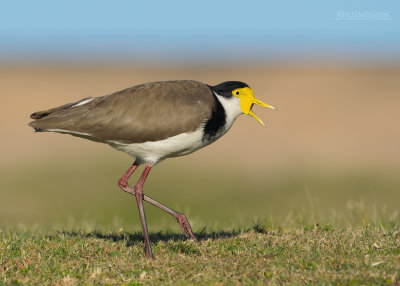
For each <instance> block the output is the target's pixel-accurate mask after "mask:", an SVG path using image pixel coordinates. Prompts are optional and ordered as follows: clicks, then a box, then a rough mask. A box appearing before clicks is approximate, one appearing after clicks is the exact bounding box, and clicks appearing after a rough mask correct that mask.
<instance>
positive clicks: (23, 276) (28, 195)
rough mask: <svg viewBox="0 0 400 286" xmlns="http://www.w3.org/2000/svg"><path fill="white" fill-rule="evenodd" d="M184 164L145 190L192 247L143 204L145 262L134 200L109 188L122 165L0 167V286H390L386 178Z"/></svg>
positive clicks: (393, 181)
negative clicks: (185, 224) (189, 235)
mask: <svg viewBox="0 0 400 286" xmlns="http://www.w3.org/2000/svg"><path fill="white" fill-rule="evenodd" d="M124 158H125V157H124ZM186 160H187V161H185V162H186V163H185V165H184V164H181V161H179V160H176V161H175V160H170V161H168V163H165V164H160V165H159V166H157V167H156V168H154V170H152V172H151V174H150V177H149V180H148V182H146V185H145V193H146V194H148V195H150V196H151V197H153V198H155V199H157V200H159V201H160V202H163V203H165V204H166V205H168V206H170V207H172V208H174V209H176V210H178V211H181V212H183V213H185V214H186V215H187V216H188V218H189V220H190V222H191V225H192V227H193V229H194V231H195V232H196V233H197V234H198V236H199V237H200V238H201V242H200V244H196V243H194V242H193V241H190V240H186V239H184V238H183V237H182V236H181V235H180V230H179V227H178V225H177V223H176V222H175V221H174V220H173V219H172V218H171V217H170V216H168V215H167V214H165V213H163V212H161V211H160V210H158V209H156V208H154V207H151V206H149V205H148V204H146V205H145V208H146V215H147V217H148V225H149V231H150V239H151V243H152V247H153V251H154V254H155V255H156V257H157V259H156V260H154V261H153V260H147V259H146V258H145V257H144V253H143V246H144V244H143V240H142V233H141V226H140V222H139V217H138V213H137V206H136V202H135V199H134V198H133V197H132V196H129V195H128V194H125V193H124V192H122V191H121V190H120V189H119V188H118V186H117V184H116V182H117V180H118V178H119V177H120V176H121V174H122V173H123V172H124V171H125V169H126V168H127V167H128V166H129V163H130V161H129V160H128V159H126V158H125V159H124V160H121V161H118V160H114V159H99V158H97V159H96V158H86V159H82V158H81V156H80V155H76V157H72V156H71V158H68V161H66V162H63V161H60V160H59V159H55V160H54V161H51V160H47V161H45V162H39V163H40V167H37V166H38V165H37V164H36V163H35V162H33V163H32V162H30V163H27V164H25V165H23V166H19V165H18V166H3V167H2V168H1V169H0V171H1V172H0V173H1V175H0V176H1V177H0V179H1V180H0V183H1V186H0V196H1V197H0V284H19V283H21V284H27V285H28V284H29V285H30V284H37V285H41V284H52V285H53V284H56V285H68V284H70V285H71V284H123V283H125V284H131V285H137V284H163V285H165V284H167V285H179V284H180V285H187V284H191V283H196V284H206V285H209V284H212V285H218V284H230V285H232V284H283V283H294V284H308V283H314V284H346V285H358V284H399V283H400V282H399V281H400V276H399V273H400V239H399V226H400V220H399V210H400V209H399V201H400V192H399V189H400V177H399V176H398V170H394V169H393V170H390V171H388V170H370V171H368V170H357V172H354V170H353V171H351V170H350V171H349V170H336V171H335V170H316V169H314V170H311V169H310V170H307V169H304V168H298V169H295V168H293V169H290V170H289V169H284V170H282V171H279V172H278V171H275V172H273V171H271V170H269V171H268V170H263V169H249V170H244V169H239V170H236V169H235V168H233V167H232V168H231V169H227V166H226V165H224V167H221V166H218V165H215V166H214V165H213V166H211V167H208V166H207V168H206V167H205V166H202V165H200V164H197V162H196V160H195V158H193V159H190V157H188V159H186ZM137 177H138V174H135V177H134V178H132V180H131V181H130V182H131V183H134V181H135V180H136V179H137ZM317 222H318V224H319V225H318V224H317Z"/></svg>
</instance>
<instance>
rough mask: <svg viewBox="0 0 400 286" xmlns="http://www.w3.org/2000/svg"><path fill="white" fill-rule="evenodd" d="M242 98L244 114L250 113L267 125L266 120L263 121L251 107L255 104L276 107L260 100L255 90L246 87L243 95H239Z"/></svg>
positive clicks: (241, 104) (241, 105) (241, 106)
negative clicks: (255, 95) (255, 94)
mask: <svg viewBox="0 0 400 286" xmlns="http://www.w3.org/2000/svg"><path fill="white" fill-rule="evenodd" d="M238 97H239V98H240V108H241V109H242V112H243V113H244V114H250V115H251V116H253V117H254V118H255V119H256V120H257V121H258V122H259V123H260V124H261V125H262V126H264V127H265V124H264V122H262V120H261V119H260V118H258V117H257V115H255V113H254V112H253V111H251V108H252V107H253V105H254V104H257V105H260V106H262V107H268V108H271V109H274V110H275V109H276V108H275V107H273V106H272V105H269V104H266V103H264V102H262V101H261V100H258V99H256V98H255V97H254V93H253V91H252V90H251V89H250V88H248V87H246V88H244V92H242V93H241V95H239V96H238Z"/></svg>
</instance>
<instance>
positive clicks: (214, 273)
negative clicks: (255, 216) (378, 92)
mask: <svg viewBox="0 0 400 286" xmlns="http://www.w3.org/2000/svg"><path fill="white" fill-rule="evenodd" d="M199 238H200V243H196V242H194V241H192V240H186V239H184V238H183V237H182V236H181V235H177V234H172V233H167V234H165V233H152V234H151V240H152V247H153V250H154V254H155V256H156V259H155V260H151V259H150V260H149V259H146V258H145V257H144V254H143V246H144V244H143V242H142V236H141V234H140V233H130V232H126V231H124V230H123V229H120V230H114V231H103V230H95V231H90V232H86V231H84V230H61V229H60V230H51V231H45V232H43V231H32V230H10V229H9V230H7V229H3V231H2V232H1V241H0V265H1V267H0V279H1V280H0V281H1V283H5V284H10V283H11V284H14V285H16V284H42V283H45V284H58V285H71V284H83V283H85V284H86V283H89V284H126V285H138V284H163V285H187V284H188V283H196V284H205V285H210V284H212V285H220V284H282V283H286V282H290V283H298V284H302V283H312V284H346V285H349V284H350V285H361V284H398V283H399V281H400V237H399V229H398V227H397V226H383V225H380V226H377V225H364V226H358V227H341V228H335V227H332V226H331V225H323V226H319V225H311V226H309V227H291V228H287V229H286V228H282V227H270V226H269V227H266V226H261V225H255V226H253V227H252V228H251V229H247V230H232V231H218V232H207V231H203V232H201V233H199Z"/></svg>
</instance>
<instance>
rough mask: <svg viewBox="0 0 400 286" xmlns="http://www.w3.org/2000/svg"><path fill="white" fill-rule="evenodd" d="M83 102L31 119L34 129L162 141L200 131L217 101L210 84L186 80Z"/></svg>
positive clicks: (101, 138)
mask: <svg viewBox="0 0 400 286" xmlns="http://www.w3.org/2000/svg"><path fill="white" fill-rule="evenodd" d="M79 102H81V101H79ZM79 102H77V103H74V104H67V105H64V106H61V107H58V108H53V109H49V110H47V111H41V112H35V113H34V114H32V115H31V118H33V119H35V118H39V119H37V120H35V121H32V122H30V123H29V125H30V126H31V127H33V128H35V129H37V130H42V131H47V130H49V131H52V130H53V131H61V130H62V131H64V132H65V131H66V132H69V133H71V134H74V133H75V134H76V135H79V134H88V135H89V138H91V139H94V140H99V141H106V140H115V141H119V142H124V143H141V142H146V141H157V140H162V139H166V138H168V137H171V136H175V135H178V134H180V133H185V132H191V131H194V130H196V129H197V128H198V127H199V126H200V124H201V123H202V122H204V121H205V120H206V119H207V118H209V116H210V114H211V112H212V109H213V106H214V104H215V98H214V95H213V93H212V91H211V90H210V88H209V87H208V86H207V85H205V84H203V83H200V82H196V81H189V80H184V81H163V82H153V83H147V84H143V85H138V86H134V87H131V88H128V89H125V90H122V91H119V92H116V93H113V94H110V95H106V96H103V97H97V98H94V99H93V100H92V101H90V102H89V103H86V104H83V105H80V106H75V107H74V105H76V104H78V103H79Z"/></svg>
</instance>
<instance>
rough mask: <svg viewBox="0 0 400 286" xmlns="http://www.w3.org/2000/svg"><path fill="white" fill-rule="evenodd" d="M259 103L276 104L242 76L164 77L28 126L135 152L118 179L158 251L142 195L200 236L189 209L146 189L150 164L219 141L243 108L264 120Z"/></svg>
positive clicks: (56, 111) (44, 115) (42, 116)
mask: <svg viewBox="0 0 400 286" xmlns="http://www.w3.org/2000/svg"><path fill="white" fill-rule="evenodd" d="M254 104H256V105H260V106H263V107H269V108H272V109H274V107H272V106H271V105H268V104H266V103H263V102H262V101H260V100H258V99H256V98H255V97H254V93H253V90H252V89H251V88H250V87H249V86H248V85H247V84H246V83H243V82H240V81H228V82H223V83H221V84H218V85H215V86H210V85H207V84H204V83H201V82H197V81H191V80H180V81H160V82H152V83H146V84H141V85H137V86H134V87H131V88H127V89H124V90H122V91H118V92H115V93H112V94H109V95H106V96H102V97H95V98H85V99H82V100H80V101H78V102H75V103H69V104H65V105H63V106H60V107H56V108H52V109H49V110H45V111H39V112H35V113H33V114H32V115H31V119H35V120H34V121H32V122H30V123H29V126H31V127H33V128H34V130H35V131H36V132H58V133H66V134H71V135H73V136H77V137H81V138H85V139H89V140H93V141H96V142H102V143H107V144H109V145H110V146H111V147H113V148H115V149H117V150H120V151H124V152H126V153H128V154H129V155H131V156H132V157H133V158H134V163H133V165H132V166H131V167H130V168H129V169H128V170H127V171H126V172H125V174H124V175H123V176H122V177H121V178H120V179H119V181H118V185H119V187H120V188H121V189H122V190H124V191H125V192H127V193H129V194H132V195H134V196H135V197H136V201H137V205H138V208H139V214H140V219H141V223H142V229H143V234H144V241H145V254H146V256H147V257H153V253H152V250H151V247H150V241H149V235H148V231H147V224H146V217H145V212H144V207H143V201H146V202H148V203H150V204H152V205H154V206H156V207H158V208H160V209H162V210H163V211H165V212H167V213H169V214H170V215H172V216H173V217H174V218H175V219H176V220H177V221H178V223H179V226H180V228H181V230H182V232H183V233H184V235H186V236H187V237H191V238H192V239H194V240H196V241H197V239H196V236H195V235H194V233H193V231H192V229H191V227H190V224H189V222H188V220H187V218H186V216H185V215H183V214H182V213H179V212H176V211H174V210H173V209H171V208H169V207H167V206H164V205H162V204H161V203H159V202H157V201H155V200H153V199H152V198H150V197H148V196H146V195H144V194H143V184H144V182H145V181H146V178H147V175H148V174H149V172H150V169H151V168H152V167H153V166H154V165H155V164H157V163H158V162H160V161H162V160H164V159H166V158H170V157H177V156H182V155H186V154H189V153H192V152H194V151H196V150H198V149H200V148H202V147H205V146H207V145H209V144H211V143H212V142H214V141H216V140H217V139H218V138H220V137H221V136H222V135H224V134H225V133H226V132H227V131H228V130H229V129H230V128H231V126H232V124H233V122H234V121H235V119H236V118H237V117H238V116H239V115H241V114H247V115H250V116H252V117H254V118H255V119H256V120H257V121H258V122H259V123H260V124H262V125H264V123H263V122H262V121H261V119H259V118H258V117H257V116H256V115H255V114H254V113H253V111H252V110H251V109H252V107H253V105H254ZM141 164H145V165H146V167H145V169H144V171H143V173H142V175H141V177H140V179H139V181H138V182H137V184H136V185H135V187H133V188H132V187H131V186H129V185H128V179H129V177H130V176H131V175H132V173H133V172H134V171H135V170H136V169H137V167H138V166H139V165H141Z"/></svg>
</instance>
